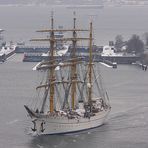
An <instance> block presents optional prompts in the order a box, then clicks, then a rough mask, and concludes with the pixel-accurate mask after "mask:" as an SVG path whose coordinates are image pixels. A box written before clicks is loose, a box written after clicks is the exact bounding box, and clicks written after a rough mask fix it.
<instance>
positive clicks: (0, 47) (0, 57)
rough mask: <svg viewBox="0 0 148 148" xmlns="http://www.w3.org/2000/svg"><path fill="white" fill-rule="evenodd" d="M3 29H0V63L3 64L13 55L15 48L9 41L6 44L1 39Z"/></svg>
mask: <svg viewBox="0 0 148 148" xmlns="http://www.w3.org/2000/svg"><path fill="white" fill-rule="evenodd" d="M3 32H4V30H3V29H0V62H4V61H5V60H6V59H7V58H8V57H9V56H11V55H12V54H14V51H15V48H16V46H15V45H14V44H13V42H12V41H11V42H10V43H9V44H7V43H6V42H5V41H4V38H3Z"/></svg>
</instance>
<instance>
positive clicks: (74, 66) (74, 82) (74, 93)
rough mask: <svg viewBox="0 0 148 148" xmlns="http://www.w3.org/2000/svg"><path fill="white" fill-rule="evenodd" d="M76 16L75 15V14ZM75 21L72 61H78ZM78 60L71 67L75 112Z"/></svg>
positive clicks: (72, 96)
mask: <svg viewBox="0 0 148 148" xmlns="http://www.w3.org/2000/svg"><path fill="white" fill-rule="evenodd" d="M74 15H75V14H74ZM73 21H74V26H73V29H74V30H73V40H72V44H73V48H72V55H71V57H72V59H76V44H77V39H76V38H77V33H76V31H75V29H76V18H75V17H74V19H73ZM76 62H77V61H76V60H73V61H72V63H73V64H72V66H71V81H73V82H72V86H71V99H72V100H71V103H72V104H71V107H72V109H73V110H74V108H75V98H76V81H75V80H76V79H77V72H76Z"/></svg>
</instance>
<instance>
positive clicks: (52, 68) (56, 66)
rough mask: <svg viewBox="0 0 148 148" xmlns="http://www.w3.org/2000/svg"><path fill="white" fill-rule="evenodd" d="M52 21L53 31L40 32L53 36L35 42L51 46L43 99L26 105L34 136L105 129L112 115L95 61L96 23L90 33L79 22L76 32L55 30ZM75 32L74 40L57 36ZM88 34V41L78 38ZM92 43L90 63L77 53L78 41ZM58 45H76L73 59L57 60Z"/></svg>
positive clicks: (42, 85)
mask: <svg viewBox="0 0 148 148" xmlns="http://www.w3.org/2000/svg"><path fill="white" fill-rule="evenodd" d="M53 24H54V19H53V17H51V29H45V30H40V31H38V32H50V37H49V38H45V39H32V41H47V42H50V51H49V58H48V60H47V61H43V62H41V63H40V64H39V65H38V70H39V71H41V72H42V74H43V73H44V72H45V73H46V75H45V74H44V77H43V78H42V81H41V82H40V85H39V86H37V88H36V90H37V91H39V92H40V93H39V96H40V95H41V96H42V97H41V96H40V97H39V98H40V99H36V102H34V103H33V104H32V105H25V106H24V107H25V109H26V110H27V112H28V114H29V116H30V118H31V120H32V123H33V127H32V132H33V134H37V135H40V134H63V133H73V132H78V131H83V130H87V129H91V128H95V127H98V126H101V125H102V124H103V123H104V122H105V121H106V118H107V116H108V114H109V112H110V109H111V107H110V104H109V98H108V95H107V92H106V91H105V89H104V88H103V85H102V80H101V74H100V69H99V67H98V66H99V64H98V63H95V62H93V58H92V40H93V37H92V29H93V28H92V23H90V28H89V29H78V28H76V18H74V25H73V28H72V29H55V28H54V25H53ZM59 31H61V32H72V37H69V38H61V39H58V38H56V37H55V34H56V32H59ZM81 31H82V32H88V33H87V34H88V35H87V37H78V36H79V32H81ZM82 40H85V41H88V43H89V59H87V60H84V58H83V57H82V56H81V55H78V53H77V43H78V41H82ZM57 41H69V42H72V48H71V51H70V55H69V58H67V59H65V60H63V61H61V62H59V61H57V60H56V56H54V53H55V50H56V48H55V44H56V42H57Z"/></svg>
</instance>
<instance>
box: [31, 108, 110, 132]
mask: <svg viewBox="0 0 148 148" xmlns="http://www.w3.org/2000/svg"><path fill="white" fill-rule="evenodd" d="M109 112H110V109H109V108H108V109H107V110H104V111H101V112H99V113H97V114H96V115H95V116H92V117H90V118H84V117H79V118H77V119H68V118H67V117H61V116H59V117H53V116H49V117H43V118H36V119H34V121H33V122H34V123H35V126H36V127H35V131H34V133H36V134H38V135H41V134H49V135H52V134H67V133H74V132H79V131H83V130H88V129H92V128H95V127H98V126H101V125H102V124H103V123H104V122H105V120H106V118H107V115H108V113H109Z"/></svg>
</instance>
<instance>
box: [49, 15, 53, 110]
mask: <svg viewBox="0 0 148 148" xmlns="http://www.w3.org/2000/svg"><path fill="white" fill-rule="evenodd" d="M53 22H54V20H53V15H52V16H51V32H50V54H49V61H50V65H54V64H55V60H54V44H55V40H54V38H55V37H54V31H53V26H54V24H53ZM48 81H49V84H50V86H49V87H50V95H49V100H50V107H49V111H50V112H53V111H54V89H55V88H54V87H55V85H54V83H53V82H54V81H55V67H54V66H52V67H51V69H50V70H49V80H48Z"/></svg>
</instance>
